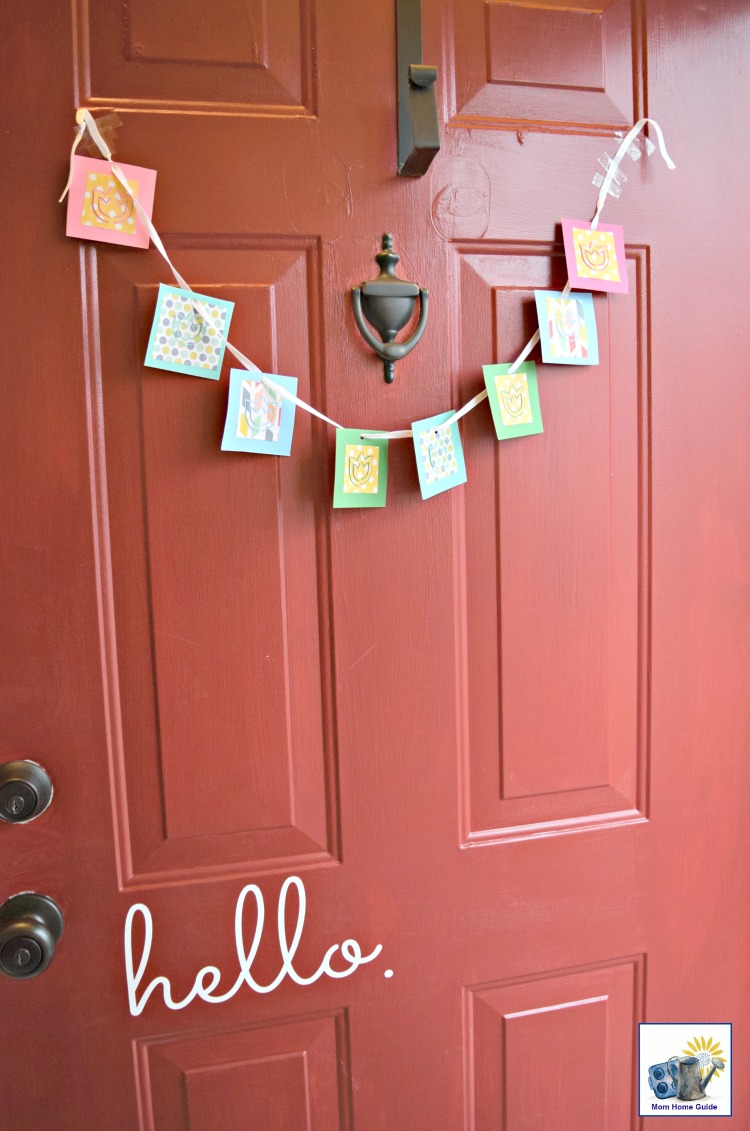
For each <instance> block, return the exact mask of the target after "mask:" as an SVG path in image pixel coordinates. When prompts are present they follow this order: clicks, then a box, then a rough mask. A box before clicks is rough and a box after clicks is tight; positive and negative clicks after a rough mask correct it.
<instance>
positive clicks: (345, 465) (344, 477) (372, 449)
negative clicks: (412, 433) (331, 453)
mask: <svg viewBox="0 0 750 1131" xmlns="http://www.w3.org/2000/svg"><path fill="white" fill-rule="evenodd" d="M387 486H388V441H387V440H380V439H377V440H376V439H371V438H369V437H367V436H363V435H362V433H361V431H360V430H359V428H337V429H336V473H335V477H334V483H333V505H334V507H384V506H385V493H386V488H387Z"/></svg>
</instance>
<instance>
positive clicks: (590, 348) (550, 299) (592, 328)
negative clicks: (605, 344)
mask: <svg viewBox="0 0 750 1131" xmlns="http://www.w3.org/2000/svg"><path fill="white" fill-rule="evenodd" d="M534 298H535V300H536V310H537V315H538V317H539V333H540V335H541V346H542V358H543V360H544V361H546V362H548V363H549V364H551V365H598V364H599V344H598V339H597V335H596V316H595V314H594V300H593V298H592V297H591V295H586V294H574V293H571V294H568V295H566V296H563V295H562V294H561V293H560V291H534Z"/></svg>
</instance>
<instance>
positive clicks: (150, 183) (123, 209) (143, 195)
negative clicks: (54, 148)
mask: <svg viewBox="0 0 750 1131" xmlns="http://www.w3.org/2000/svg"><path fill="white" fill-rule="evenodd" d="M119 168H120V169H121V170H122V172H123V173H124V174H125V179H126V180H127V182H128V185H129V186H130V189H131V191H132V193H133V196H134V197H135V198H136V200H137V201H138V203H139V204H140V206H141V208H142V209H143V211H144V212H145V213H146V215H147V216H148V217H149V219H151V212H152V211H153V207H154V188H155V186H156V172H155V170H154V169H143V168H141V167H140V166H138V165H122V164H121V165H120V166H119ZM65 234H66V235H68V236H76V237H78V238H79V239H87V240H100V241H102V242H103V243H117V244H123V245H124V246H126V247H148V244H149V234H148V229H147V228H146V225H145V224H144V222H143V219H142V218H141V216H139V215H138V210H137V208H136V206H135V204H134V202H133V201H132V200H131V198H130V197H129V196H128V194H127V193H126V192H125V190H124V189H123V187H122V185H120V184H118V182H117V179H116V178H115V176H114V175H113V173H112V170H111V168H110V165H109V162H107V161H97V160H96V158H95V157H81V156H75V157H74V158H73V161H72V175H71V181H70V190H69V196H68V213H67V222H66V226H65Z"/></svg>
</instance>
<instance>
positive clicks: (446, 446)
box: [411, 412, 466, 499]
mask: <svg viewBox="0 0 750 1131" xmlns="http://www.w3.org/2000/svg"><path fill="white" fill-rule="evenodd" d="M451 416H453V413H452V412H441V413H438V415H437V416H429V417H427V419H426V420H417V421H415V422H414V424H412V426H411V430H412V435H413V438H414V450H415V452H416V456H417V474H418V475H419V487H420V490H421V492H422V498H423V499H431V498H432V496H433V495H439V494H440V493H441V492H442V491H448V490H449V489H450V488H451V487H458V486H459V484H461V483H465V482H466V466H465V464H464V452H463V447H462V445H461V436H460V434H459V431H458V424H457V423H455V424H451V426H450V428H441V427H440V426H441V424H444V423H445V421H446V420H449V419H450V417H451Z"/></svg>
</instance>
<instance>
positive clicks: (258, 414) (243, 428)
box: [221, 369, 297, 456]
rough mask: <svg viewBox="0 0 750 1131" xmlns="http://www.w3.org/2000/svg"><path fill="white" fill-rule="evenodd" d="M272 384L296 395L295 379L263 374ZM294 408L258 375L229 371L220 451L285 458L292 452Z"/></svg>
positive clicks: (235, 370) (240, 370)
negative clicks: (257, 453)
mask: <svg viewBox="0 0 750 1131" xmlns="http://www.w3.org/2000/svg"><path fill="white" fill-rule="evenodd" d="M264 376H266V377H269V378H270V380H271V381H273V382H274V384H276V385H281V387H282V389H286V391H287V392H288V393H293V394H294V396H296V395H297V378H296V377H279V376H278V375H277V374H276V373H266V374H264ZM296 407H297V406H296V405H295V403H294V401H290V400H289V399H288V398H287V397H285V396H284V395H283V394H282V393H279V392H277V391H276V390H275V389H273V388H272V387H271V386H270V385H265V384H264V383H263V381H262V380H261V374H260V373H257V374H256V373H250V372H249V371H248V370H247V369H230V370H229V404H228V406H227V418H226V422H225V424H224V436H223V438H222V441H221V450H222V451H223V452H261V453H263V454H265V455H269V456H288V455H290V454H291V451H292V436H293V434H294V415H295V409H296Z"/></svg>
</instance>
